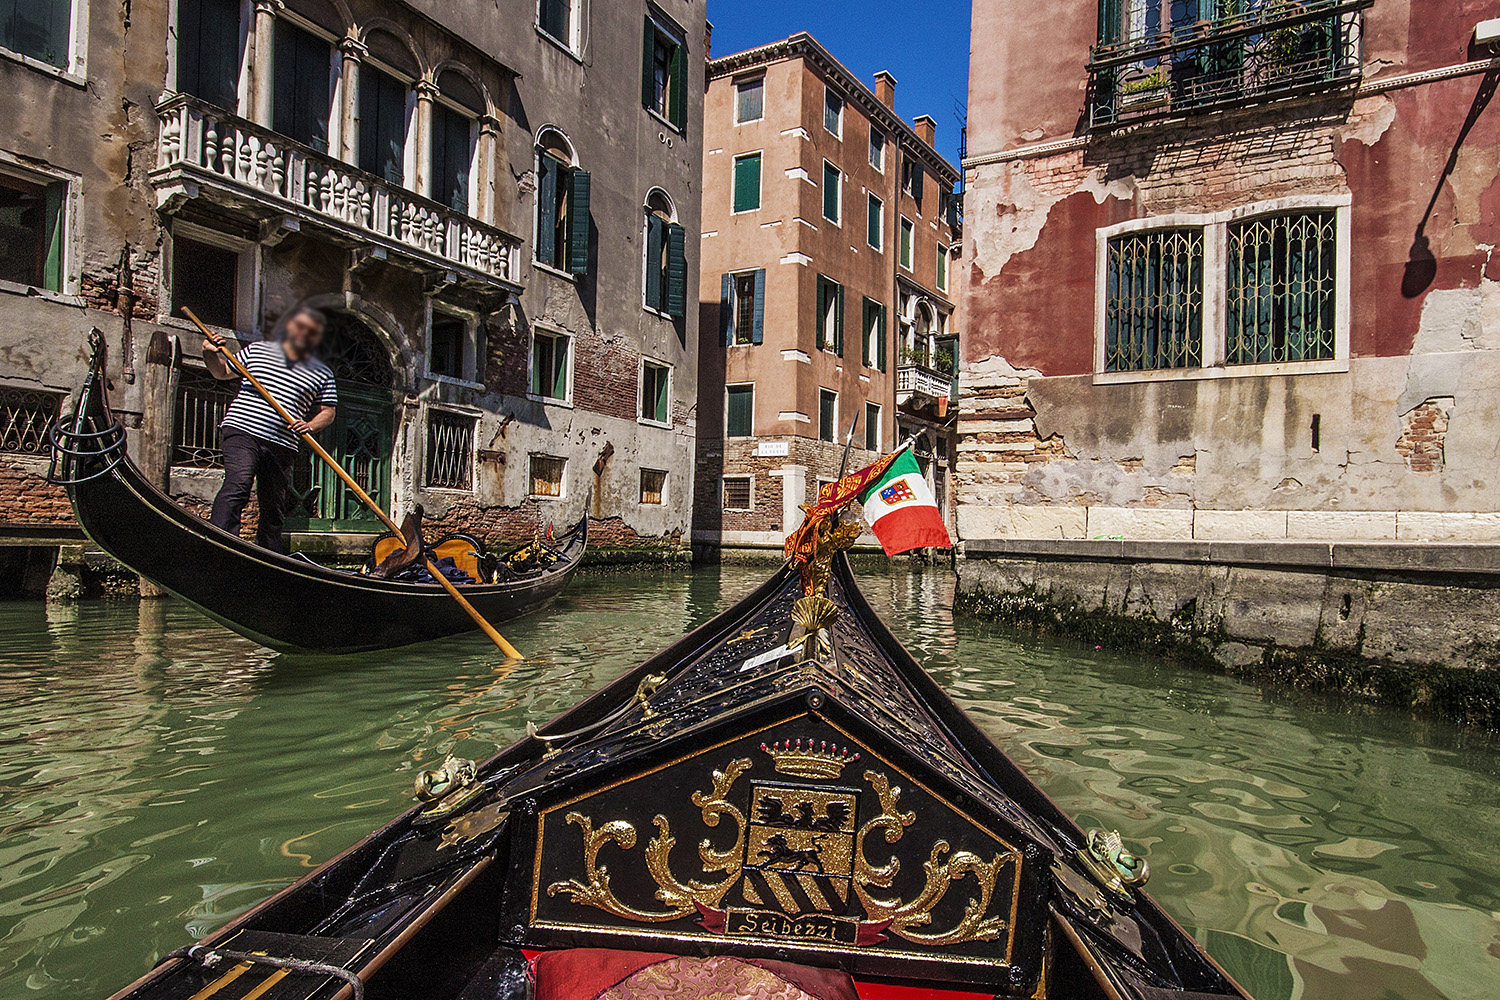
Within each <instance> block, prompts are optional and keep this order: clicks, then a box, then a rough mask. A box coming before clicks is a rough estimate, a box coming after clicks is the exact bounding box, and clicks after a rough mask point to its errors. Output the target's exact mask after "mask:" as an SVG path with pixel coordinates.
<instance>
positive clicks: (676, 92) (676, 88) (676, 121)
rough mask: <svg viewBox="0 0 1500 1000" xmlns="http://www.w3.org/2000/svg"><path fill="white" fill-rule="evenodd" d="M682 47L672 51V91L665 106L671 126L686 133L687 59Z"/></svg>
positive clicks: (678, 46)
mask: <svg viewBox="0 0 1500 1000" xmlns="http://www.w3.org/2000/svg"><path fill="white" fill-rule="evenodd" d="M685 48H686V46H684V45H681V44H679V45H677V46H676V47H674V48H673V49H672V90H671V93H669V94H668V95H667V105H668V108H669V109H670V113H669V114H668V115H667V117H668V118H669V119H670V120H671V122H672V124H673V125H676V126H677V127H678V128H680V129H683V130H684V131H686V129H687V100H686V97H687V59H686V53H685V52H684V51H683V50H684V49H685Z"/></svg>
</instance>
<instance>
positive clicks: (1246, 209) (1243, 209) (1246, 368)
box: [1093, 192, 1353, 385]
mask: <svg viewBox="0 0 1500 1000" xmlns="http://www.w3.org/2000/svg"><path fill="white" fill-rule="evenodd" d="M1352 203H1353V198H1352V196H1351V195H1350V194H1349V193H1347V192H1346V193H1341V194H1328V195H1288V196H1287V197H1284V198H1271V199H1267V200H1265V201H1256V202H1250V203H1248V204H1245V205H1240V206H1237V207H1235V208H1230V209H1224V210H1222V211H1218V212H1169V213H1163V214H1161V215H1151V216H1146V217H1144V218H1140V219H1130V220H1128V221H1125V222H1120V223H1117V224H1115V225H1113V226H1105V227H1103V228H1100V229H1097V230H1095V232H1094V369H1093V384H1094V385H1110V384H1116V383H1122V382H1158V381H1174V380H1176V381H1180V380H1185V379H1186V380H1192V379H1212V378H1250V377H1256V376H1264V375H1314V374H1323V373H1330V372H1347V371H1348V370H1349V314H1350V281H1349V267H1350V250H1351V247H1352V241H1351V239H1350V209H1351V205H1352ZM1318 210H1322V211H1332V212H1334V225H1335V239H1336V240H1337V244H1338V245H1337V247H1336V254H1337V256H1336V258H1335V267H1336V272H1335V276H1334V353H1333V357H1332V358H1323V359H1318V360H1313V361H1278V362H1269V363H1262V364H1249V365H1229V364H1226V363H1225V356H1226V352H1227V347H1228V345H1227V339H1226V337H1227V330H1226V322H1227V302H1226V299H1227V286H1228V263H1227V262H1228V258H1229V254H1228V241H1229V226H1230V223H1233V222H1238V221H1240V220H1242V219H1249V218H1254V217H1256V216H1262V215H1278V214H1282V213H1287V212H1305V211H1318ZM1188 228H1200V229H1202V230H1203V236H1204V239H1203V345H1202V351H1201V357H1202V358H1203V364H1202V366H1201V367H1198V368H1159V369H1152V370H1148V371H1120V372H1111V371H1105V356H1104V355H1105V310H1106V308H1107V289H1106V288H1105V283H1106V274H1107V266H1108V251H1109V241H1110V239H1111V238H1112V237H1115V236H1119V235H1121V234H1124V233H1134V232H1142V231H1147V230H1153V229H1188Z"/></svg>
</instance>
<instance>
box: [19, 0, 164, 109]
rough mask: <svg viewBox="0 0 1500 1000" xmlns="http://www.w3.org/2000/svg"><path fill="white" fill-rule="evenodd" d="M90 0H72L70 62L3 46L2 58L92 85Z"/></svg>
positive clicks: (69, 80)
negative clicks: (60, 62)
mask: <svg viewBox="0 0 1500 1000" xmlns="http://www.w3.org/2000/svg"><path fill="white" fill-rule="evenodd" d="M90 6H92V5H91V4H90V3H89V0H69V8H70V9H69V19H68V64H67V65H66V66H54V65H52V64H51V63H49V62H44V61H42V60H41V59H37V58H35V57H34V56H28V55H25V54H24V53H21V52H17V51H15V50H14V49H8V48H5V47H4V46H0V59H7V60H9V61H11V62H17V63H20V64H21V65H22V66H25V67H26V68H28V69H32V70H35V71H37V72H38V73H45V74H46V75H48V76H54V77H57V78H58V79H59V80H63V81H66V82H67V83H71V84H72V85H73V86H75V87H79V88H84V87H87V86H88V82H89V74H88V50H89V7H90ZM176 6H177V5H176V4H175V3H173V4H172V8H173V14H174V17H173V21H172V23H173V24H176V23H177V22H176V18H175V13H176Z"/></svg>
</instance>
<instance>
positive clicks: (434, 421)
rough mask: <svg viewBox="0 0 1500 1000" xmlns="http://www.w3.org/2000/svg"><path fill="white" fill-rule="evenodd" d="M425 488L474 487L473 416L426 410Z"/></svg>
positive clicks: (468, 488) (452, 488) (467, 488)
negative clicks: (426, 486)
mask: <svg viewBox="0 0 1500 1000" xmlns="http://www.w3.org/2000/svg"><path fill="white" fill-rule="evenodd" d="M427 485H428V486H431V487H434V488H437V489H444V490H470V489H473V488H474V418H473V417H469V416H465V415H464V414H462V413H450V412H449V411H447V410H428V411H427Z"/></svg>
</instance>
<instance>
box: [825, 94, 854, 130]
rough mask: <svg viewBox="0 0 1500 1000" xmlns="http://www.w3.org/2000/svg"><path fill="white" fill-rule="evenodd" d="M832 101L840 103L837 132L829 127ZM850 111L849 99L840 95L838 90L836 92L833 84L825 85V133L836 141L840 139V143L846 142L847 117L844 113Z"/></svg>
mask: <svg viewBox="0 0 1500 1000" xmlns="http://www.w3.org/2000/svg"><path fill="white" fill-rule="evenodd" d="M832 101H838V102H839V109H838V117H837V118H836V119H835V120H836V121H837V122H838V126H839V127H838V129H837V130H834V129H831V128H829V127H828V108H829V105H830V104H831V103H832ZM848 110H849V101H848V99H847V98H845V97H844V95H843V94H840V93H839V92H838V91H837V90H835V89H834V88H833V85H832V84H830V83H825V84H823V131H825V132H827V133H828V134H829V135H831V136H833V137H834V138H835V139H838V140H839V141H840V142H843V141H844V124H845V121H844V119H845V118H846V117H847V116H846V115H845V114H844V112H846V111H848Z"/></svg>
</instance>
